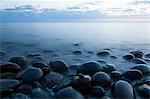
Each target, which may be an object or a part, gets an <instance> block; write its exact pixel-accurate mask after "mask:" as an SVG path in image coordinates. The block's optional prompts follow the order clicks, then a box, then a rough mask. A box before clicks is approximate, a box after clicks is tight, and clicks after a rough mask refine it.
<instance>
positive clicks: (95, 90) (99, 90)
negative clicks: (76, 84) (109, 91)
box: [90, 86, 105, 97]
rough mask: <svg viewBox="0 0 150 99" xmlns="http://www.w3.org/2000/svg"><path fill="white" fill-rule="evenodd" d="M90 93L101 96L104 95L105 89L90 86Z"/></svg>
mask: <svg viewBox="0 0 150 99" xmlns="http://www.w3.org/2000/svg"><path fill="white" fill-rule="evenodd" d="M90 94H91V95H94V96H97V97H102V96H104V95H105V90H104V89H103V88H102V87H101V86H92V87H91V89H90Z"/></svg>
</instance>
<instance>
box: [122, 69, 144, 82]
mask: <svg viewBox="0 0 150 99" xmlns="http://www.w3.org/2000/svg"><path fill="white" fill-rule="evenodd" d="M123 76H124V77H125V78H127V79H130V80H131V81H134V80H137V79H142V77H143V74H142V72H141V71H140V70H137V69H130V70H127V71H125V72H124V73H123Z"/></svg>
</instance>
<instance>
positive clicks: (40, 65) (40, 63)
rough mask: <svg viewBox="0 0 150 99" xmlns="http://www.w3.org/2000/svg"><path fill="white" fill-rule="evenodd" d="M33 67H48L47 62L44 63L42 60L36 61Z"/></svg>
mask: <svg viewBox="0 0 150 99" xmlns="http://www.w3.org/2000/svg"><path fill="white" fill-rule="evenodd" d="M32 66H33V67H36V68H41V69H42V68H43V67H48V66H47V65H46V64H44V63H42V62H35V63H33V64H32Z"/></svg>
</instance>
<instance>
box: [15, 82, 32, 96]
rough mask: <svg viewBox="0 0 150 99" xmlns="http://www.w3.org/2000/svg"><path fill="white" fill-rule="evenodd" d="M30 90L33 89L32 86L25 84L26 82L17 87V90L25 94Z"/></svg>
mask: <svg viewBox="0 0 150 99" xmlns="http://www.w3.org/2000/svg"><path fill="white" fill-rule="evenodd" d="M32 90H33V87H32V86H30V85H27V84H23V85H21V86H19V87H18V89H17V92H19V93H23V94H26V95H30V94H31V92H32Z"/></svg>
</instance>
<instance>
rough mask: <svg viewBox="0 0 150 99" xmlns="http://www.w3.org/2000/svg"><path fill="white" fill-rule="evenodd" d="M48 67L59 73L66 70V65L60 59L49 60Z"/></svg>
mask: <svg viewBox="0 0 150 99" xmlns="http://www.w3.org/2000/svg"><path fill="white" fill-rule="evenodd" d="M49 67H50V68H51V69H52V71H54V72H59V73H66V72H68V65H67V64H65V63H64V62H63V61H60V60H55V61H50V63H49Z"/></svg>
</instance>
